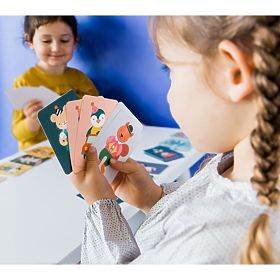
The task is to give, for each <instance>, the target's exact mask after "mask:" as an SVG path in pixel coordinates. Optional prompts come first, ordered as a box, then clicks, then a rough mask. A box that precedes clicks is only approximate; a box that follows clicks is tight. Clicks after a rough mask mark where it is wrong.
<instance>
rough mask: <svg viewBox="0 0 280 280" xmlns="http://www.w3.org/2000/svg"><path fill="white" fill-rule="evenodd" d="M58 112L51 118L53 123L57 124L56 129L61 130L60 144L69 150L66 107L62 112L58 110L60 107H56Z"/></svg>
mask: <svg viewBox="0 0 280 280" xmlns="http://www.w3.org/2000/svg"><path fill="white" fill-rule="evenodd" d="M54 109H55V110H56V112H55V114H52V115H51V117H50V120H51V122H53V123H55V125H56V127H57V128H58V129H59V130H61V131H60V133H59V143H60V145H61V146H65V147H66V148H68V130H67V120H66V111H65V105H64V106H63V108H62V110H59V109H58V106H54Z"/></svg>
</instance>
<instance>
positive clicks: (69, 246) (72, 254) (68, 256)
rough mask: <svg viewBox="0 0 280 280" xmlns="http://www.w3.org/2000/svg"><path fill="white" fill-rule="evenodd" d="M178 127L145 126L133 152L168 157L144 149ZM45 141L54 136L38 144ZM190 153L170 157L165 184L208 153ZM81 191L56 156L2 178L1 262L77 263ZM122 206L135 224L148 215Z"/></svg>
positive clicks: (82, 210) (81, 220) (136, 156)
mask: <svg viewBox="0 0 280 280" xmlns="http://www.w3.org/2000/svg"><path fill="white" fill-rule="evenodd" d="M177 131H179V130H178V129H172V128H160V127H149V126H145V127H144V134H143V140H144V141H142V143H141V144H140V145H139V146H138V147H137V149H136V150H135V152H134V153H133V155H132V157H133V158H134V159H136V160H141V161H149V162H155V163H162V162H160V161H158V160H156V159H153V158H152V157H149V156H147V155H145V154H144V153H143V149H147V148H150V147H153V146H155V145H158V144H159V142H160V141H162V140H165V139H167V138H169V136H170V135H171V134H173V133H175V132H177ZM45 145H48V142H43V143H41V144H39V145H36V146H45ZM21 154H24V152H19V153H17V154H15V155H12V156H10V157H8V158H5V159H3V160H0V163H4V162H7V161H8V160H10V159H13V158H16V157H18V156H20V155H21ZM185 154H186V157H184V158H181V159H178V160H175V161H172V162H170V163H169V167H168V168H166V169H165V170H164V171H163V172H162V174H160V175H158V176H156V177H155V181H156V182H157V183H158V184H160V183H162V182H167V181H172V180H175V179H177V178H178V177H180V176H181V175H182V174H187V176H188V167H190V166H191V165H193V164H194V163H195V162H196V161H197V160H198V159H200V158H201V157H202V156H203V154H201V153H198V152H196V151H195V150H193V149H192V150H191V151H189V152H187V153H185ZM0 176H2V175H0ZM183 177H184V176H183ZM76 194H77V191H76V189H75V188H74V186H73V185H72V184H71V182H70V178H69V176H67V175H65V174H64V173H63V171H62V169H61V167H60V166H59V163H58V161H57V159H56V158H52V159H50V160H48V161H46V162H44V163H43V164H41V165H39V166H37V167H34V168H32V169H31V170H29V171H27V172H26V173H24V174H22V175H20V176H18V177H12V176H7V179H6V180H5V181H4V182H1V183H0V223H1V230H0V264H57V263H77V262H78V261H79V258H80V245H81V241H82V235H83V229H84V213H85V211H86V209H87V205H86V203H85V201H84V200H82V199H80V198H79V197H77V196H76ZM121 207H122V211H123V213H124V216H125V217H126V219H127V220H128V222H129V224H130V225H131V226H132V227H134V228H135V226H136V225H135V223H136V224H137V225H139V221H140V222H141V219H143V217H144V215H143V214H142V212H141V214H139V211H138V212H137V209H136V208H134V207H132V206H130V205H128V204H126V203H122V204H121ZM137 213H138V214H137ZM135 214H137V215H138V216H137V215H135ZM135 217H136V219H135ZM130 221H131V223H130Z"/></svg>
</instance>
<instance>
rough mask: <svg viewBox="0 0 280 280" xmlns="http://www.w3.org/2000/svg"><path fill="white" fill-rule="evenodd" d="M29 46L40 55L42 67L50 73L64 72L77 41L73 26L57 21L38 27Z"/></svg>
mask: <svg viewBox="0 0 280 280" xmlns="http://www.w3.org/2000/svg"><path fill="white" fill-rule="evenodd" d="M29 46H30V48H31V49H33V50H34V51H35V53H36V55H37V56H38V58H39V63H38V65H39V67H40V68H42V69H43V70H44V71H45V72H48V73H50V74H62V73H64V70H65V67H66V65H67V63H68V61H69V60H70V59H71V58H72V55H73V51H74V48H75V46H76V42H75V40H74V35H73V32H72V30H71V28H70V27H69V26H68V25H67V24H65V23H64V22H60V21H57V22H53V23H48V24H45V25H41V26H40V27H38V28H37V29H36V31H35V34H34V37H33V41H32V42H30V43H29Z"/></svg>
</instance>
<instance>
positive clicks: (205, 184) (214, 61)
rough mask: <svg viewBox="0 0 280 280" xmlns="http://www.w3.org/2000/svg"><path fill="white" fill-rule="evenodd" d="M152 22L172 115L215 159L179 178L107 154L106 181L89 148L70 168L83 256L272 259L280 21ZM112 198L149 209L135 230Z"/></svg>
mask: <svg viewBox="0 0 280 280" xmlns="http://www.w3.org/2000/svg"><path fill="white" fill-rule="evenodd" d="M150 29H151V33H152V37H153V41H154V44H155V49H156V52H157V56H158V57H159V59H160V60H161V62H162V63H163V64H164V65H166V68H167V69H168V70H169V71H170V81H171V86H170V89H169V92H168V102H169V104H170V108H171V112H172V114H173V116H174V118H175V119H176V121H177V122H178V124H179V125H180V127H181V129H182V130H183V131H184V132H185V133H186V135H188V137H189V139H190V141H191V143H192V145H193V146H194V148H196V149H197V150H199V151H203V152H208V153H213V154H215V155H214V156H213V158H212V159H211V160H210V161H209V162H208V163H207V164H206V165H205V167H204V168H203V169H202V170H200V171H199V172H198V173H197V174H196V175H195V176H193V177H192V178H190V179H189V180H187V181H186V182H185V183H184V184H182V185H178V183H176V182H173V183H172V182H171V183H167V184H162V185H161V186H158V185H157V184H156V183H154V181H153V180H152V179H151V177H150V176H149V175H148V174H147V172H146V171H145V169H144V168H143V167H142V166H141V165H139V164H138V163H137V162H135V161H134V160H133V159H129V160H128V161H127V162H125V163H122V162H118V161H115V160H111V163H110V165H111V166H112V167H113V168H115V169H116V170H118V171H119V173H118V176H117V178H116V180H115V181H114V182H113V184H112V185H109V184H108V182H107V181H106V179H105V177H104V176H103V175H102V174H101V172H100V171H99V169H98V159H97V156H96V151H95V150H94V148H91V149H90V150H89V152H88V154H87V162H86V164H85V167H84V170H83V171H82V172H80V173H77V174H72V180H73V183H74V184H75V186H76V187H77V189H78V190H79V192H80V193H81V194H82V195H83V196H84V198H85V200H86V202H87V203H88V205H89V208H88V209H87V211H86V224H85V231H84V239H83V243H82V263H133V264H142V263H146V264H151V263H212V264H218V263H224V264H225V263H227V264H229V263H243V264H272V263H279V262H280V211H279V207H278V201H279V197H280V192H279V168H280V162H279V161H280V157H279V150H280V147H279V144H280V143H279V135H280V92H279V87H280V74H279V73H280V69H279V64H280V19H279V17H261V16H254V17H252V16H250V17H246V16H244V17H243V16H242V17H241V16H240V17H239V16H238V17H230V16H218V17H216V16H215V17H214V16H203V17H197V16H190V17H155V18H151V20H150ZM115 195H116V196H118V197H120V198H121V199H122V200H124V201H126V202H128V203H130V204H132V205H134V206H136V207H137V208H139V209H141V210H142V211H143V212H144V213H146V219H145V221H144V222H143V223H142V224H141V226H140V228H139V229H138V230H137V232H136V234H135V235H133V234H132V232H131V230H130V228H129V225H128V224H127V222H126V220H125V218H124V217H123V215H122V213H121V209H120V207H119V205H118V204H117V203H116V201H115V199H116V197H115Z"/></svg>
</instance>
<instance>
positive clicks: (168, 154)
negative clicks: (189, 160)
mask: <svg viewBox="0 0 280 280" xmlns="http://www.w3.org/2000/svg"><path fill="white" fill-rule="evenodd" d="M144 153H145V154H146V155H149V156H151V157H153V158H156V159H159V160H162V161H164V162H168V161H172V160H175V159H179V158H182V157H184V155H183V154H181V153H178V152H176V151H174V150H172V149H170V148H168V147H165V146H156V147H153V148H150V149H147V150H144Z"/></svg>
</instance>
